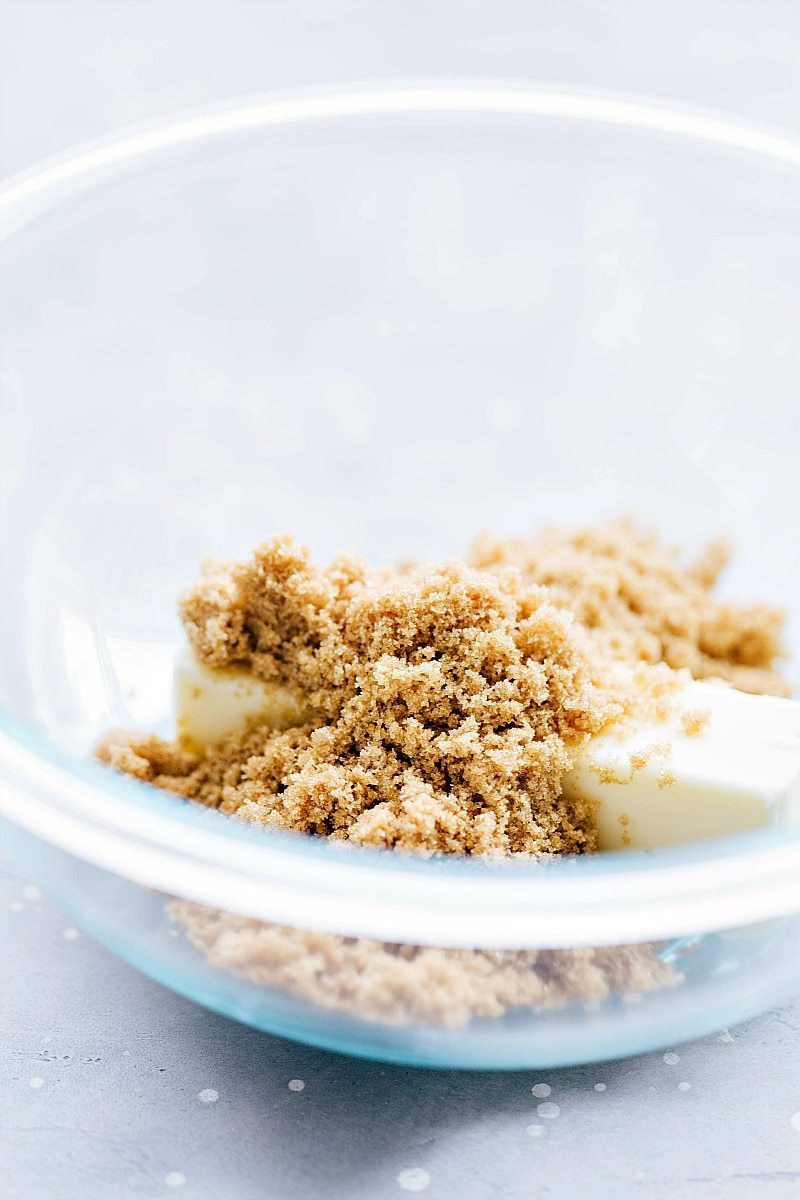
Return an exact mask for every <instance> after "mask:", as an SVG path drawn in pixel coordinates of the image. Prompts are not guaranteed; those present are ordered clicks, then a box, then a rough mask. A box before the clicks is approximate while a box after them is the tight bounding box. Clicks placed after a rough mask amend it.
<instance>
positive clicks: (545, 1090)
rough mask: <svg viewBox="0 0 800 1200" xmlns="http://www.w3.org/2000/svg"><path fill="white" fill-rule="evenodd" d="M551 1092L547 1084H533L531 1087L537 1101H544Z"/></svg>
mask: <svg viewBox="0 0 800 1200" xmlns="http://www.w3.org/2000/svg"><path fill="white" fill-rule="evenodd" d="M552 1090H553V1089H552V1088H551V1087H550V1084H549V1083H535V1084H534V1085H533V1087H532V1088H531V1091H532V1093H533V1094H534V1096H536V1097H537V1099H539V1100H544V1099H545V1098H546V1097H547V1096H549V1095H550V1093H551V1092H552Z"/></svg>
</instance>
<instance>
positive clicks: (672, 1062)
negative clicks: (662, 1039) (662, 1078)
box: [664, 1050, 681, 1067]
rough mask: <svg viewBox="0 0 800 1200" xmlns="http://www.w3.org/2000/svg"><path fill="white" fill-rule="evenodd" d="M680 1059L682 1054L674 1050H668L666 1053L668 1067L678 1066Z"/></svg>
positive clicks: (665, 1059) (665, 1058) (665, 1060)
mask: <svg viewBox="0 0 800 1200" xmlns="http://www.w3.org/2000/svg"><path fill="white" fill-rule="evenodd" d="M680 1061H681V1056H680V1054H676V1053H675V1051H674V1050H668V1051H667V1053H666V1054H665V1055H664V1062H665V1063H666V1064H667V1066H668V1067H676V1066H677V1065H678V1063H679V1062H680Z"/></svg>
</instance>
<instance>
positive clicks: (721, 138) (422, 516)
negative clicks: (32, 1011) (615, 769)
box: [0, 84, 800, 1067]
mask: <svg viewBox="0 0 800 1200" xmlns="http://www.w3.org/2000/svg"><path fill="white" fill-rule="evenodd" d="M798 168H800V142H798V141H797V140H795V139H793V138H792V137H790V136H788V135H784V134H781V133H779V132H775V131H770V130H764V129H758V128H754V127H751V126H743V125H741V124H738V123H737V122H736V121H735V120H733V119H731V118H726V117H723V116H718V115H715V114H707V113H696V112H690V111H685V110H681V109H675V108H670V107H668V106H665V105H662V104H657V103H650V102H646V101H642V100H635V99H626V98H624V97H623V98H619V97H613V96H598V95H590V94H583V93H575V92H564V91H552V90H546V91H545V90H541V89H536V88H532V87H527V86H525V87H522V86H520V87H517V88H510V87H508V86H505V85H504V86H502V87H500V86H492V85H488V84H480V85H471V84H470V85H468V84H458V85H446V84H435V85H434V84H431V85H427V84H426V85H424V86H423V85H409V86H408V87H392V88H363V87H362V88H352V89H344V90H340V91H338V92H336V93H335V94H333V93H331V94H321V93H304V94H302V95H300V94H295V95H285V96H275V97H266V98H256V99H253V100H249V101H246V102H241V103H239V104H236V105H231V106H227V107H225V108H217V109H214V110H209V111H205V112H199V113H195V114H190V115H187V116H184V117H180V118H176V119H174V120H172V121H169V122H167V123H166V124H161V125H158V126H152V127H147V128H143V129H140V130H135V131H132V132H129V133H126V134H124V135H122V136H120V137H118V138H116V139H113V140H110V141H105V142H102V143H98V144H95V145H91V146H87V147H85V148H83V149H81V150H79V151H77V152H76V153H74V154H72V155H70V156H67V157H65V158H62V159H58V160H53V161H50V162H48V163H45V164H43V165H42V166H41V167H39V168H37V169H36V170H34V171H33V172H31V173H30V174H28V175H25V176H19V177H16V178H14V179H12V180H10V181H9V183H8V184H7V186H6V188H5V191H4V193H3V199H2V219H3V231H2V244H1V245H0V253H1V254H2V269H3V273H4V279H5V286H4V292H3V300H2V304H3V324H2V328H3V333H2V337H3V346H2V372H3V374H2V386H3V456H4V469H3V474H2V503H3V534H2V536H3V542H2V567H3V571H2V574H3V585H2V586H3V606H4V608H3V628H2V680H1V682H0V687H1V688H2V702H3V709H4V715H3V727H2V735H1V736H2V751H3V772H4V784H3V789H2V799H1V800H0V803H1V804H2V811H3V813H4V822H5V824H4V837H5V841H6V844H7V846H8V847H9V849H10V851H11V853H12V854H13V855H14V856H15V857H16V860H17V861H18V863H19V865H20V867H21V869H22V870H23V871H25V872H27V873H29V874H30V875H31V876H32V877H33V878H35V879H36V880H37V881H38V882H39V883H40V884H41V885H42V886H44V887H45V888H48V889H49V890H50V891H51V893H52V894H53V895H54V896H55V898H56V899H57V900H58V902H59V903H60V904H62V905H63V906H64V907H65V908H66V909H68V910H69V912H70V913H71V914H72V916H73V917H74V919H75V920H76V921H77V922H79V923H80V924H82V925H83V926H84V927H85V928H87V929H88V930H89V931H90V932H92V933H94V934H95V935H96V936H97V937H99V938H100V939H102V940H103V941H105V942H106V943H107V944H108V945H110V946H111V947H113V949H115V950H116V951H117V952H118V953H119V954H120V955H122V956H123V957H125V958H127V959H128V960H129V961H131V962H134V963H135V964H137V965H138V966H139V967H141V968H142V969H143V970H144V971H147V972H148V973H150V974H151V975H153V976H154V977H156V978H158V979H160V980H161V981H162V982H164V983H166V984H168V985H169V986H170V987H173V988H175V989H176V990H179V991H182V992H184V993H185V994H187V995H189V996H192V997H194V998H195V999H197V1000H199V1001H200V1002H201V1003H203V1004H206V1005H208V1006H210V1007H213V1008H216V1009H218V1010H219V1011H222V1012H225V1013H228V1014H230V1015H232V1016H235V1017H237V1018H239V1019H241V1020H245V1021H249V1022H251V1023H252V1024H254V1025H257V1026H259V1027H261V1028H264V1029H268V1030H272V1031H275V1032H278V1033H283V1034H287V1035H289V1036H293V1037H297V1038H301V1039H303V1040H306V1041H309V1042H313V1043H316V1044H319V1045H324V1046H330V1047H334V1048H337V1049H343V1050H348V1051H351V1052H355V1053H361V1054H367V1055H372V1056H376V1057H383V1058H387V1059H394V1060H397V1061H402V1062H414V1063H429V1064H448V1065H457V1066H470V1067H478V1066H480V1067H522V1066H533V1065H545V1064H548V1065H553V1064H561V1063H570V1062H576V1061H581V1060H583V1061H585V1060H589V1059H599V1058H603V1057H612V1056H617V1055H621V1054H626V1053H633V1052H637V1051H642V1050H646V1049H651V1048H653V1047H656V1046H660V1045H664V1044H668V1043H671V1042H674V1041H675V1040H678V1039H685V1038H688V1037H692V1036H695V1035H699V1034H701V1033H704V1032H706V1031H709V1030H711V1029H714V1028H718V1027H722V1026H724V1025H726V1024H730V1023H732V1022H734V1021H736V1020H739V1019H741V1018H744V1017H746V1016H749V1015H751V1014H752V1013H755V1012H757V1011H759V1010H761V1009H763V1008H765V1007H767V1006H768V1005H771V1004H775V1003H778V1002H779V1001H781V1000H782V999H783V998H784V997H786V996H788V995H789V994H791V993H792V991H793V990H797V988H798V985H800V833H799V832H798V831H797V830H782V831H781V830H771V831H764V832H761V833H758V834H754V835H750V836H747V837H742V838H737V839H732V840H730V841H729V842H720V843H714V844H706V845H702V846H690V847H683V848H676V849H672V850H665V851H659V852H657V853H650V854H641V853H629V854H611V855H603V856H597V857H594V858H587V859H584V860H579V861H561V862H554V863H550V864H547V865H545V866H535V867H530V866H521V865H503V866H496V865H494V866H493V865H489V864H487V863H485V862H479V861H455V860H453V861H450V860H435V861H434V860H432V861H417V860H415V859H412V858H407V857H401V856H399V855H393V854H391V853H386V854H381V853H379V852H375V851H367V850H354V849H347V848H343V847H342V846H334V845H329V844H326V843H324V842H321V841H314V840H312V839H306V838H302V837H298V836H295V837H292V836H288V835H285V836H281V835H280V834H278V833H265V832H263V831H261V830H254V829H252V828H249V827H246V826H245V825H244V824H240V823H237V822H235V821H233V820H230V819H227V818H225V817H223V816H220V815H219V814H217V813H214V812H206V811H201V810H199V809H197V808H194V807H192V806H189V805H187V804H185V803H182V802H181V801H179V800H177V799H175V798H173V797H170V796H168V795H166V794H163V793H157V792H155V791H152V790H149V789H147V788H145V787H143V786H142V785H139V784H137V783H135V782H134V781H132V780H129V779H126V778H122V777H118V776H116V775H114V774H112V773H110V772H108V771H106V770H104V769H103V768H101V767H100V766H98V765H96V764H95V763H93V762H92V761H91V755H90V751H91V746H92V743H93V741H94V739H95V738H96V737H97V736H98V735H99V734H100V733H102V732H103V731H104V730H105V729H107V728H108V727H109V726H128V727H139V728H142V729H158V730H160V731H167V730H168V728H169V676H170V667H171V661H172V656H173V653H174V650H175V647H176V646H177V645H178V643H179V641H180V630H179V628H178V624H177V620H176V617H175V597H176V595H177V593H178V592H179V591H180V590H181V588H182V587H183V586H184V585H185V584H186V583H187V582H189V581H191V580H192V579H193V578H194V576H195V574H196V570H197V563H198V560H199V559H200V558H201V556H203V555H204V554H212V555H218V556H235V555H244V554H246V553H247V552H248V550H249V549H250V548H251V547H252V545H253V544H255V542H257V541H258V540H260V539H261V538H262V537H264V536H266V535H267V534H269V533H272V532H275V531H283V530H289V531H293V532H294V533H296V534H297V535H298V536H299V537H300V538H301V539H304V540H308V541H310V542H311V543H312V545H313V546H314V548H315V550H316V551H317V553H318V554H319V555H320V556H321V557H325V556H327V555H328V554H330V553H332V552H333V551H334V550H336V549H338V548H340V547H342V546H344V545H350V546H353V547H354V548H355V549H356V550H358V551H360V552H362V553H364V554H365V555H367V556H368V557H370V558H372V559H373V560H378V561H387V560H390V559H393V558H397V557H403V556H409V555H413V556H416V557H433V556H437V557H442V556H448V555H453V554H457V553H459V552H461V551H462V550H463V549H464V548H465V546H466V544H467V543H468V542H469V540H470V539H471V537H472V535H473V534H474V532H475V531H476V530H478V529H480V528H487V527H488V528H491V529H494V530H497V531H499V532H504V533H509V534H513V533H519V532H524V531H525V530H527V529H529V528H531V527H532V526H534V525H536V524H538V523H539V522H541V521H543V520H553V519H557V520H562V521H585V520H591V519H594V518H596V517H598V516H600V515H604V514H607V513H613V512H619V511H625V510H627V511H631V512H634V513H635V514H636V515H638V516H639V517H640V519H642V520H643V521H645V522H651V521H652V522H654V523H656V524H658V525H659V526H660V527H661V528H662V529H663V530H664V531H665V533H666V535H667V536H668V537H670V538H673V539H676V540H682V541H684V542H689V543H690V544H692V545H696V544H697V542H698V541H699V540H701V539H702V538H704V537H705V536H706V535H709V534H716V533H718V532H720V531H723V532H727V533H730V534H732V535H733V536H734V537H735V538H736V539H737V540H738V542H739V543H740V546H741V555H740V557H739V559H738V561H737V564H736V566H735V568H734V569H733V571H732V572H731V575H730V579H729V587H730V590H731V592H732V593H736V594H738V595H746V596H751V597H753V598H766V599H770V600H776V601H780V602H782V603H785V604H787V605H788V606H789V607H791V606H792V605H794V608H795V611H797V610H798V599H800V595H799V593H800V588H798V578H799V576H800V566H799V564H800V522H798V520H797V516H796V496H797V478H796V476H797V463H798V449H799V446H800V435H799V433H798V421H799V420H800V416H799V414H800V390H799V388H798V380H799V379H800V371H799V370H798V368H800V360H799V359H798V344H799V343H798V338H797V330H798V328H800V224H798V221H797V213H798V211H800V169H798ZM796 636H797V626H796V624H795V625H793V626H792V627H791V637H792V639H793V644H796ZM200 906H203V907H200ZM276 925H277V926H279V927H280V928H278V929H276V928H275V926H276ZM358 939H370V940H371V941H373V942H375V943H377V944H376V945H373V946H369V947H365V946H364V945H363V944H362V943H361V942H359V940H358ZM623 945H625V946H633V947H634V949H633V950H628V951H624V952H623V951H616V952H614V953H611V954H610V955H609V953H608V952H607V951H605V950H603V949H602V948H603V947H609V946H623ZM426 947H447V948H450V949H449V951H448V952H447V953H446V954H440V953H439V952H438V951H436V950H431V949H426ZM458 948H461V950H460V951H459V949H458ZM508 951H516V952H518V953H516V954H513V953H512V954H509V953H508ZM523 951H526V952H531V953H528V954H527V956H526V955H525V954H523V953H522V952H523ZM534 951H535V952H536V953H532V952H534ZM54 986H57V981H54ZM456 997H457V998H458V1004H456V1003H455V1000H454V998H456ZM520 997H521V999H520ZM448 998H449V999H448ZM449 1000H453V1003H452V1004H451V1003H450V1002H449Z"/></svg>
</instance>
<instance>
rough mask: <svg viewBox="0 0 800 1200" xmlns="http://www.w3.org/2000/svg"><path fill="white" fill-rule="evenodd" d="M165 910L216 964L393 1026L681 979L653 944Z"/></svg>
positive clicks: (498, 1012) (178, 903)
mask: <svg viewBox="0 0 800 1200" xmlns="http://www.w3.org/2000/svg"><path fill="white" fill-rule="evenodd" d="M168 910H169V913H170V916H171V917H172V918H173V920H175V921H177V922H178V923H179V924H180V925H181V927H182V928H183V929H184V930H185V932H186V934H187V936H188V938H189V940H190V941H191V942H192V944H193V945H194V946H196V947H197V949H199V950H200V951H201V952H202V953H203V954H204V955H205V956H206V957H207V958H208V960H209V962H210V963H211V964H212V965H213V966H215V967H217V968H218V969H221V970H224V971H228V972H232V973H233V974H236V975H240V976H242V977H243V978H245V979H248V980H250V981H251V982H253V983H256V984H259V985H261V986H264V987H277V988H280V989H282V990H284V991H288V992H290V993H291V994H292V995H295V996H298V997H301V998H302V999H304V1000H308V1001H310V1002H311V1003H312V1004H315V1005H317V1006H319V1007H321V1008H327V1009H331V1010H335V1011H339V1012H345V1013H350V1014H352V1015H354V1016H358V1017H359V1018H361V1019H362V1020H369V1021H380V1022H381V1023H383V1024H389V1025H407V1024H411V1023H415V1022H420V1023H425V1024H431V1025H444V1026H449V1027H453V1026H460V1025H464V1024H465V1023H466V1022H467V1021H469V1020H471V1019H473V1018H475V1017H499V1016H502V1015H503V1013H505V1012H507V1011H508V1010H509V1009H513V1008H522V1007H527V1008H533V1009H547V1008H553V1007H556V1006H559V1005H563V1004H566V1003H569V1002H574V1001H576V1000H583V1001H590V1002H591V1001H595V1002H597V1001H602V1000H604V999H606V998H607V997H609V996H610V995H612V994H614V995H616V994H619V993H628V992H638V993H641V992H645V991H650V990H652V989H654V988H662V987H673V986H675V985H676V984H677V983H679V982H680V981H681V978H682V977H681V976H680V975H679V974H678V973H677V972H676V971H675V970H674V969H673V968H672V967H670V966H668V965H667V964H666V963H663V962H662V961H661V960H660V959H659V958H658V956H657V955H656V953H655V952H654V951H653V950H652V949H651V948H650V947H649V946H609V947H596V948H587V949H575V950H469V949H465V950H455V949H440V948H438V947H435V946H403V945H395V944H393V943H391V942H377V941H369V940H366V939H357V938H346V937H339V936H337V935H335V934H330V933H311V932H307V931H304V930H298V929H289V928H286V927H284V926H281V925H271V924H266V923H265V922H262V921H256V920H254V919H252V918H249V917H239V916H235V915H233V914H232V913H223V912H219V911H217V910H216V909H212V908H206V907H204V906H202V905H199V904H194V903H192V902H191V901H188V900H175V901H172V902H171V903H170V904H169V906H168Z"/></svg>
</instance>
